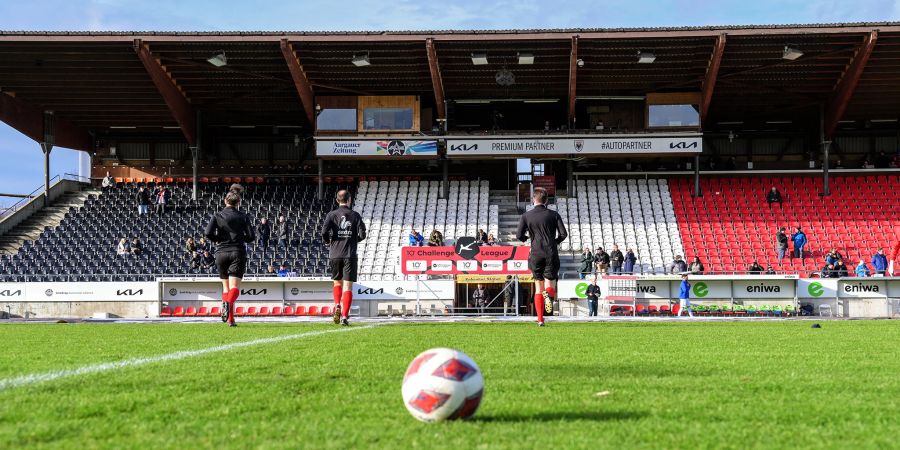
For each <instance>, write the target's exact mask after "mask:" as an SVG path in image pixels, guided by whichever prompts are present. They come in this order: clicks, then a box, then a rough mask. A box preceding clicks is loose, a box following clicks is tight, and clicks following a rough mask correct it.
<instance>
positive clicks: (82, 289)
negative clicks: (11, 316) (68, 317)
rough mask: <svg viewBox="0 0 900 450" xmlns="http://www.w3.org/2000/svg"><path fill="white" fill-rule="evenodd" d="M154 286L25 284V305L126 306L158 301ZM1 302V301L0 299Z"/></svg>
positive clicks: (122, 283)
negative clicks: (56, 303)
mask: <svg viewBox="0 0 900 450" xmlns="http://www.w3.org/2000/svg"><path fill="white" fill-rule="evenodd" d="M157 286H158V285H157V284H156V283H155V282H152V281H150V282H127V281H123V282H106V283H101V282H98V283H27V284H26V286H25V298H24V300H25V301H28V302H106V301H110V302H129V301H155V300H157V299H158V298H159V291H158V290H157V289H158V288H157ZM0 298H2V297H0Z"/></svg>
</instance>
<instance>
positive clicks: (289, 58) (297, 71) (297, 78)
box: [281, 39, 316, 127]
mask: <svg viewBox="0 0 900 450" xmlns="http://www.w3.org/2000/svg"><path fill="white" fill-rule="evenodd" d="M281 54H282V55H283V56H284V61H285V63H287V66H288V70H289V71H290V72H291V78H292V79H293V80H294V88H296V89H297V94H298V95H300V103H301V104H302V105H303V111H305V112H306V118H307V119H308V120H309V123H310V124H311V125H312V126H313V127H315V123H316V96H315V94H313V90H312V84H311V83H310V82H309V78H308V77H307V76H306V72H305V71H304V70H303V66H302V65H300V60H298V59H297V53H296V52H294V46H293V45H292V44H291V42H290V41H288V40H287V39H282V40H281Z"/></svg>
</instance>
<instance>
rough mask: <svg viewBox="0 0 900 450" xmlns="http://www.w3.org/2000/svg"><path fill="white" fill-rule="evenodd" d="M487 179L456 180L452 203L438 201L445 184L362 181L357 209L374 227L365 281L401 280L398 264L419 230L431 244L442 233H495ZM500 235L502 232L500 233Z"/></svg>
mask: <svg viewBox="0 0 900 450" xmlns="http://www.w3.org/2000/svg"><path fill="white" fill-rule="evenodd" d="M488 188H489V187H488V182H487V181H451V182H450V190H449V196H448V198H447V199H438V197H439V193H440V189H441V183H440V182H439V181H378V182H376V181H362V182H360V184H359V189H358V192H357V200H356V202H355V203H354V208H355V209H356V210H357V211H359V212H360V214H361V215H362V217H363V221H364V222H365V223H366V224H367V226H368V229H369V236H368V238H367V239H366V240H365V241H363V242H362V244H361V245H360V248H359V252H360V262H359V264H360V274H359V278H360V279H361V280H394V279H401V278H402V275H400V273H399V271H398V268H397V265H398V261H399V258H400V247H402V246H404V245H408V244H409V233H410V231H411V230H412V229H413V228H415V229H416V230H417V231H418V232H419V233H421V234H422V236H423V237H424V238H425V240H426V242H427V241H428V238H429V237H430V235H431V232H432V230H435V229H437V230H438V231H440V232H441V233H442V234H443V235H444V239H445V241H446V240H450V239H455V238H457V237H459V236H474V235H475V232H476V231H477V230H478V229H479V228H481V229H484V230H490V229H492V228H490V227H489V224H488V219H489V217H493V220H494V222H493V224H494V228H493V229H494V230H496V224H497V220H498V214H499V212H498V210H497V208H496V207H495V208H493V209H491V208H489V207H488ZM495 234H496V233H495Z"/></svg>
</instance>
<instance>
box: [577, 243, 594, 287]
mask: <svg viewBox="0 0 900 450" xmlns="http://www.w3.org/2000/svg"><path fill="white" fill-rule="evenodd" d="M593 268H594V255H593V254H592V253H591V249H590V248H589V247H585V248H584V250H582V251H581V265H580V266H578V277H579V278H581V279H582V280H583V279H584V277H585V276H587V274H589V273H591V272H592V271H593Z"/></svg>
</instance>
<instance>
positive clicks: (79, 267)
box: [0, 183, 347, 281]
mask: <svg viewBox="0 0 900 450" xmlns="http://www.w3.org/2000/svg"><path fill="white" fill-rule="evenodd" d="M139 186H145V187H148V188H150V189H152V188H153V187H154V184H153V183H148V184H143V183H130V184H128V183H121V184H117V185H116V186H114V187H113V188H110V189H109V190H107V191H104V192H103V193H102V194H100V195H99V196H97V197H96V198H95V197H93V196H92V197H90V198H89V199H88V201H87V203H86V204H85V206H84V207H83V208H80V209H76V208H72V209H71V210H70V211H69V212H68V213H67V214H66V217H65V218H64V219H63V220H62V222H61V223H60V225H59V226H58V227H56V228H50V227H48V228H47V229H46V230H45V231H44V232H43V233H42V234H41V237H40V239H38V240H37V241H34V242H26V245H24V246H23V247H22V248H21V249H20V250H19V253H18V254H17V255H14V256H12V257H6V256H4V257H3V258H2V259H0V281H25V277H26V275H27V279H28V281H119V280H132V281H141V280H153V279H154V278H155V277H156V276H160V275H161V276H166V275H175V274H200V273H202V274H214V273H215V268H210V269H207V270H201V269H192V268H191V267H190V264H189V262H188V261H187V260H186V259H185V253H186V252H185V240H186V239H187V238H188V237H193V238H194V239H195V240H198V239H199V238H200V237H201V236H202V234H203V230H204V228H205V227H206V224H207V222H208V221H209V218H210V217H211V215H212V214H213V213H214V212H215V211H217V210H219V209H221V208H222V206H223V204H222V198H223V196H224V194H225V192H226V190H227V186H228V185H227V184H220V183H209V184H200V189H199V193H198V194H199V195H198V200H197V201H196V202H193V201H192V200H191V185H190V184H189V183H174V184H170V185H169V190H170V191H171V192H172V197H171V200H170V204H169V206H167V210H166V212H165V214H164V215H163V216H162V217H160V216H158V215H156V214H152V212H153V211H152V209H151V214H150V215H149V216H138V214H137V207H136V202H135V194H136V192H137V190H138V187H139ZM346 187H347V186H339V185H326V192H325V197H324V198H325V200H324V201H321V202H320V201H319V200H317V199H316V187H315V186H311V185H301V184H287V185H282V184H249V185H246V186H245V188H246V191H245V193H244V201H243V203H242V206H241V209H242V210H244V211H246V212H247V213H248V214H250V215H251V216H252V217H253V218H254V223H257V222H258V220H259V219H260V218H262V217H266V218H268V219H269V222H270V223H272V224H273V228H274V225H275V221H276V220H277V218H278V216H279V215H282V214H283V215H284V216H285V217H286V218H287V221H288V222H289V224H290V228H291V232H290V239H291V245H288V246H287V247H286V248H276V240H277V239H276V232H275V231H274V229H273V233H272V240H271V242H270V244H269V247H268V248H266V249H263V248H261V247H259V246H258V245H257V244H256V243H254V244H251V245H250V246H249V248H250V251H251V252H252V254H251V257H250V261H249V263H248V267H247V273H248V275H254V274H260V275H261V274H263V273H265V270H266V267H267V265H268V264H269V263H273V264H274V265H275V267H276V268H277V266H278V265H279V264H281V263H285V264H286V265H287V266H288V267H289V268H290V269H291V270H292V271H294V272H296V273H297V274H298V275H301V276H302V275H306V276H321V275H324V274H325V273H326V271H327V270H326V269H327V258H328V254H327V252H326V250H325V248H324V247H323V245H322V243H321V239H320V237H319V230H320V226H321V220H322V218H323V217H324V215H325V214H327V212H328V211H330V210H331V209H332V208H333V206H334V201H333V199H334V195H335V193H336V191H337V190H338V189H340V188H346ZM135 237H136V238H138V239H140V240H141V242H142V243H143V248H144V251H143V253H142V254H141V255H128V256H118V255H117V254H116V246H117V245H118V242H119V239H121V238H127V239H128V240H129V241H131V239H132V238H135Z"/></svg>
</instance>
